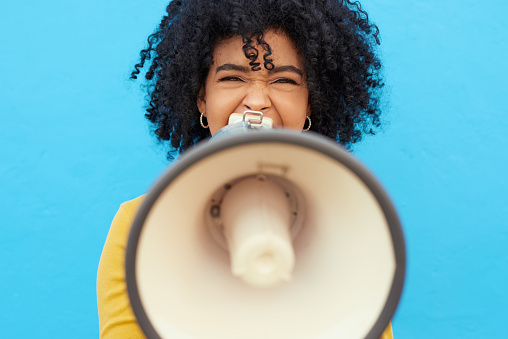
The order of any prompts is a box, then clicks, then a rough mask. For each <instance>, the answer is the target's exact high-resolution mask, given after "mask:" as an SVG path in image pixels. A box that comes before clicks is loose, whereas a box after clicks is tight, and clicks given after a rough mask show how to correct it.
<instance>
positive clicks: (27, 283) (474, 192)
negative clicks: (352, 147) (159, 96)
mask: <svg viewBox="0 0 508 339" xmlns="http://www.w3.org/2000/svg"><path fill="white" fill-rule="evenodd" d="M363 3H364V5H365V7H366V8H367V9H368V10H369V13H370V16H371V18H372V19H373V20H374V22H376V23H377V24H378V25H379V27H380V28H381V33H382V38H383V47H382V53H383V58H384V60H385V74H386V77H387V83H388V90H389V99H390V106H389V110H387V111H386V114H385V119H386V121H387V124H386V125H385V126H386V127H385V129H384V130H383V131H382V132H381V133H380V134H379V135H377V136H375V137H370V138H367V139H365V141H364V142H362V143H361V144H360V145H358V146H357V147H356V154H357V156H358V157H359V158H360V159H361V160H362V161H363V162H364V163H366V164H367V165H368V166H369V167H370V168H371V169H372V170H373V171H374V172H375V173H376V175H377V176H378V177H379V178H380V180H381V181H382V182H383V184H384V186H385V187H386V188H387V190H388V191H389V192H390V194H391V196H392V197H393V200H394V202H395V204H396V206H397V207H398V210H399V212H400V216H401V219H402V221H403V223H404V228H405V233H406V237H407V246H408V270H407V283H406V287H405V290H404V294H403V297H402V300H401V304H400V307H399V309H398V311H397V313H396V316H395V318H394V332H395V335H396V338H429V337H430V338H501V337H503V336H505V335H506V333H507V332H508V308H507V306H506V305H508V292H507V288H506V286H507V282H508V249H507V247H508V222H507V215H508V213H507V212H508V210H507V207H506V205H507V203H508V199H507V195H506V192H507V191H508V182H507V179H506V175H505V174H506V172H507V168H508V156H507V152H506V146H508V142H507V141H508V138H507V137H506V131H507V130H508V112H507V107H508V99H507V98H508V96H507V93H506V92H507V85H506V79H507V78H508V71H507V67H506V60H505V59H506V55H508V43H507V41H508V39H507V36H508V24H507V21H506V20H505V19H506V14H507V13H508V3H507V2H505V1H501V0H494V1H490V2H488V3H485V2H480V1H471V0H467V1H466V0H462V1H459V0H448V1H446V2H442V1H435V0H426V1H421V0H420V1H416V0H396V1H395V0H391V1H381V0H365V1H364V2H363ZM165 5H166V1H163V0H152V1H142V2H141V1H139V2H138V1H125V0H122V1H119V0H106V1H104V0H102V1H99V0H88V1H80V2H75V1H63V0H61V1H58V0H49V1H42V2H41V1H34V0H20V1H17V2H8V3H5V4H4V6H3V10H2V11H0V32H2V33H0V34H1V35H0V36H1V39H0V64H1V65H2V70H1V72H0V73H1V77H2V81H1V83H0V96H1V100H0V114H1V118H0V144H1V150H0V183H1V184H0V185H1V186H0V188H1V189H0V224H1V233H0V272H1V278H0V291H1V292H0V328H1V329H2V330H1V333H2V334H1V336H2V337H4V338H93V337H98V320H97V311H96V297H95V277H96V269H97V264H98V261H99V257H100V253H101V250H102V245H103V243H104V240H105V237H106V235H107V232H108V228H109V224H110V222H111V219H112V218H113V216H114V214H115V212H116V210H117V208H118V206H119V204H120V203H121V202H123V201H125V200H128V199H131V198H134V197H136V196H138V195H140V194H143V193H144V192H146V190H147V189H148V188H149V187H150V185H151V184H152V183H153V181H154V180H155V178H156V177H157V176H158V175H159V174H160V173H161V172H162V170H163V169H164V168H165V166H166V162H165V157H164V152H163V150H162V149H160V147H159V146H157V145H156V143H155V142H154V141H153V140H152V138H151V136H150V135H149V133H148V126H147V123H146V122H145V120H144V117H143V113H144V111H143V105H144V103H143V96H144V93H143V92H142V91H141V90H140V89H139V84H138V83H132V82H130V81H128V80H127V78H128V75H129V72H130V70H131V67H132V65H133V64H134V63H135V62H137V57H138V53H139V50H140V49H141V48H142V47H144V41H145V39H146V37H147V36H148V34H150V33H151V32H152V31H153V29H154V28H155V26H156V25H157V24H158V22H159V19H160V17H161V16H162V14H163V12H164V8H165Z"/></svg>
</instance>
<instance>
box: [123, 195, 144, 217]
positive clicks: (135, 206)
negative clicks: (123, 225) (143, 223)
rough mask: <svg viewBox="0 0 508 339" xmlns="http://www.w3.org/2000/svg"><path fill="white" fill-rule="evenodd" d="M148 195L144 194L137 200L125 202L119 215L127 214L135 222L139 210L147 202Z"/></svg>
mask: <svg viewBox="0 0 508 339" xmlns="http://www.w3.org/2000/svg"><path fill="white" fill-rule="evenodd" d="M145 197H146V194H143V195H142V196H139V197H137V198H135V199H132V200H129V201H126V202H124V203H123V204H121V205H120V209H119V211H118V213H125V214H127V215H128V216H129V217H130V218H131V219H132V220H134V216H135V215H136V213H137V212H138V210H139V207H140V206H141V204H142V203H143V201H144V200H145Z"/></svg>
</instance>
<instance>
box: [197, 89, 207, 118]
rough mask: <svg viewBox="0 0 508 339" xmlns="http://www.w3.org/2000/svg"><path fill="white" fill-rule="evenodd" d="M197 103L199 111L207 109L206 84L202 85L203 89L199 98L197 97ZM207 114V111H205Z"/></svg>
mask: <svg viewBox="0 0 508 339" xmlns="http://www.w3.org/2000/svg"><path fill="white" fill-rule="evenodd" d="M197 105H198V110H199V113H203V112H205V111H206V93H205V86H201V89H200V90H199V94H198V99H197ZM205 116H206V113H205Z"/></svg>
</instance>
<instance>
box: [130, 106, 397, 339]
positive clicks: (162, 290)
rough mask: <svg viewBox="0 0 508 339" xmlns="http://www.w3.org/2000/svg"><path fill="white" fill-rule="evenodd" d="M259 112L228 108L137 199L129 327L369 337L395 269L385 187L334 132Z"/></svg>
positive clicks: (378, 330) (298, 338)
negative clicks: (280, 126) (220, 125)
mask: <svg viewBox="0 0 508 339" xmlns="http://www.w3.org/2000/svg"><path fill="white" fill-rule="evenodd" d="M260 118H261V116H260V115H259V114H258V113H256V112H247V113H246V114H243V115H240V117H239V118H237V117H235V116H233V117H232V119H233V121H232V123H231V124H230V125H229V126H227V127H226V128H224V129H223V130H221V131H219V132H217V133H216V134H215V136H214V137H213V138H212V140H213V142H209V143H205V144H201V145H198V146H197V147H196V148H195V149H193V150H191V151H187V152H186V153H185V154H183V155H182V156H181V158H180V159H178V161H176V162H175V163H174V164H173V165H172V166H171V168H169V169H168V170H167V171H166V173H165V174H164V175H163V176H162V177H161V178H160V179H159V180H158V181H157V183H156V184H155V185H154V187H153V188H152V189H151V190H150V192H149V193H148V195H147V196H146V198H145V200H144V202H143V204H142V205H141V207H140V209H139V212H138V214H137V215H136V217H135V220H134V223H133V226H132V230H131V234H130V237H129V242H128V246H127V255H126V280H127V290H128V293H129V297H130V300H131V305H132V308H133V310H134V313H135V315H136V318H137V320H138V323H139V325H140V326H141V328H142V330H143V332H144V333H145V335H146V336H147V337H148V338H176V339H190V338H197V339H215V338H220V339H238V338H242V339H260V338H263V339H310V338H313V339H332V338H333V339H335V338H348V339H355V338H358V339H360V338H368V339H378V338H379V337H380V336H381V334H382V333H383V331H384V329H385V328H386V326H387V325H388V323H389V321H390V319H391V317H392V316H393V314H394V312H395V309H396V307H397V304H398V301H399V298H400V295H401V292H402V286H403V283H404V275H405V246H404V239H403V235H402V230H401V226H400V222H399V219H398V216H397V214H396V212H395V209H394V207H393V205H392V203H391V201H390V199H389V197H388V195H387V194H386V192H385V191H384V189H383V188H382V186H381V185H380V184H379V183H378V181H377V180H376V179H375V178H374V176H373V175H372V174H371V173H370V172H369V171H368V170H367V169H366V168H365V167H364V166H363V165H362V164H361V163H359V162H358V161H357V160H356V159H355V158H353V157H352V156H351V155H350V154H349V152H347V151H346V150H344V149H343V148H342V147H340V146H339V145H337V144H336V143H335V142H333V141H331V140H329V139H326V138H324V137H322V136H320V135H316V134H313V133H310V132H306V133H296V132H292V131H287V130H272V129H271V128H269V127H271V126H268V125H269V124H270V121H269V120H268V119H267V118H266V117H265V118H263V119H260ZM235 119H239V121H237V122H235ZM265 124H266V127H265ZM253 131H254V132H253Z"/></svg>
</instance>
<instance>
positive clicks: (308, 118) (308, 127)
mask: <svg viewBox="0 0 508 339" xmlns="http://www.w3.org/2000/svg"><path fill="white" fill-rule="evenodd" d="M307 120H308V121H309V126H307V128H306V129H304V130H302V131H303V132H307V131H308V130H309V129H310V126H311V125H312V122H311V121H310V117H309V116H308V115H307ZM304 126H305V125H304Z"/></svg>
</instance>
